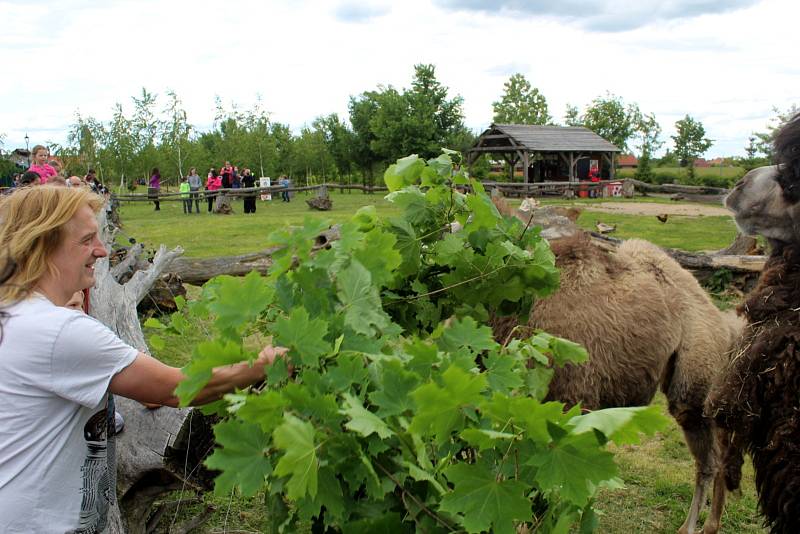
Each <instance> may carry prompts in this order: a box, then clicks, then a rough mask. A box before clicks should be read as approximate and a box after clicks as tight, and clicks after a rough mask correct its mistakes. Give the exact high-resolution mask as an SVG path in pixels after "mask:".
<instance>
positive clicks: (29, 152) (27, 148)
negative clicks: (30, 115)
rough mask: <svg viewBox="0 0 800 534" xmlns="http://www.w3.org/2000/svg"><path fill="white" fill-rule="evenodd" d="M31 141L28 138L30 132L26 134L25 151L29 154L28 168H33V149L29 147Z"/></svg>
mask: <svg viewBox="0 0 800 534" xmlns="http://www.w3.org/2000/svg"><path fill="white" fill-rule="evenodd" d="M30 140H31V139H30V137H28V132H25V151H26V152H27V153H28V167H30V166H31V149H30V148H29V147H28V143H29V142H30Z"/></svg>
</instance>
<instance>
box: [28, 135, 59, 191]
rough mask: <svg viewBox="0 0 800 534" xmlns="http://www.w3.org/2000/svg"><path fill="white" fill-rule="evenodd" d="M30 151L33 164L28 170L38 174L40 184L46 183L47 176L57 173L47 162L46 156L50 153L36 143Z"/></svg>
mask: <svg viewBox="0 0 800 534" xmlns="http://www.w3.org/2000/svg"><path fill="white" fill-rule="evenodd" d="M31 153H32V154H33V164H32V165H31V166H30V168H28V170H29V171H33V172H35V173H36V174H38V175H39V178H41V184H42V185H44V184H46V183H47V179H48V178H50V177H51V176H55V175H56V174H58V172H57V171H56V170H55V169H54V168H53V166H52V165H50V164H49V163H47V156H49V155H50V151H49V150H47V147H45V146H42V145H36V146H35V147H33V150H32V151H31Z"/></svg>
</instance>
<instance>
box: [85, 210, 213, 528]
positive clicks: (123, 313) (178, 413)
mask: <svg viewBox="0 0 800 534" xmlns="http://www.w3.org/2000/svg"><path fill="white" fill-rule="evenodd" d="M98 222H99V226H100V228H101V232H102V239H103V241H104V242H105V243H106V245H107V246H110V244H111V243H113V242H114V236H115V234H116V229H115V228H113V227H111V226H109V225H108V224H107V219H106V213H105V211H101V212H100V214H99V215H98ZM141 251H142V247H141V245H139V246H138V247H137V246H134V247H132V248H131V250H129V251H128V255H127V256H126V257H125V258H123V259H122V261H120V262H119V263H117V264H116V265H115V266H113V267H112V266H111V265H110V262H109V258H108V257H106V258H100V259H99V260H97V263H96V264H95V278H96V282H95V287H94V288H92V291H91V292H90V298H91V302H90V312H91V314H92V315H93V316H94V317H95V318H97V319H98V320H100V321H102V322H103V323H104V324H106V326H108V327H109V328H110V329H111V330H113V331H114V332H115V333H116V334H117V335H118V336H119V337H120V338H121V339H122V340H123V341H125V342H126V343H128V344H130V345H131V346H133V347H136V348H137V349H139V350H140V351H142V352H147V353H149V349H148V347H147V343H146V342H145V338H144V334H143V332H142V328H141V325H140V323H139V317H138V314H137V312H136V307H137V305H138V304H139V302H140V301H141V300H142V299H143V298H144V297H145V295H147V293H148V292H149V290H150V287H151V286H152V285H153V283H154V282H155V281H156V280H157V279H158V278H159V277H160V276H161V273H162V272H164V271H165V270H166V269H167V268H168V266H169V264H170V263H171V262H172V260H173V259H174V258H176V257H177V256H179V255H180V254H182V253H183V250H182V249H181V248H180V247H177V248H175V249H174V250H171V251H167V249H166V247H165V246H163V245H162V246H161V247H159V250H158V252H157V253H156V255H155V258H154V259H153V262H152V264H148V267H147V269H146V270H140V271H136V272H134V273H133V274H132V275H130V277H129V279H128V281H127V282H125V283H124V284H120V282H119V280H118V278H117V277H120V278H122V277H124V276H126V274H129V273H128V269H129V268H130V266H131V265H134V264H135V263H136V262H137V261H138V258H137V257H136V256H137V254H140V253H141ZM115 404H116V409H117V411H118V412H119V413H120V414H121V415H122V416H123V418H124V419H125V429H124V430H123V432H122V433H121V434H120V435H119V436H117V440H116V453H117V497H118V507H116V506H115V507H112V509H111V511H110V512H109V526H108V528H107V529H106V532H108V533H110V534H121V533H128V534H147V533H149V532H151V531H152V529H153V528H154V526H155V525H154V521H153V519H156V520H157V518H158V517H160V514H159V510H157V509H154V507H153V505H154V503H155V502H156V501H157V500H158V499H159V498H160V497H161V496H162V495H163V494H164V493H165V492H169V491H174V490H177V489H181V488H188V489H193V488H209V487H210V480H211V477H210V476H209V474H208V472H207V470H205V469H204V468H203V466H202V461H203V459H204V458H205V457H206V456H207V455H208V454H209V453H210V452H211V448H212V447H213V437H212V435H211V421H210V420H208V419H207V418H206V417H205V416H203V415H202V414H201V413H200V412H199V411H197V410H194V409H172V408H159V409H157V410H148V409H147V408H145V407H144V406H142V405H141V404H139V403H138V402H135V401H132V400H130V399H126V398H123V397H118V398H117V399H115ZM156 522H157V521H156Z"/></svg>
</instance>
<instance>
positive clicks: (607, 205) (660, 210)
mask: <svg viewBox="0 0 800 534" xmlns="http://www.w3.org/2000/svg"><path fill="white" fill-rule="evenodd" d="M580 207H581V209H583V210H586V211H601V212H604V213H624V214H626V215H661V214H668V215H686V216H688V217H702V216H723V217H724V216H731V212H730V211H728V210H727V209H725V208H723V207H722V206H706V205H704V204H677V203H676V204H655V203H652V202H603V203H602V204H591V205H583V206H580Z"/></svg>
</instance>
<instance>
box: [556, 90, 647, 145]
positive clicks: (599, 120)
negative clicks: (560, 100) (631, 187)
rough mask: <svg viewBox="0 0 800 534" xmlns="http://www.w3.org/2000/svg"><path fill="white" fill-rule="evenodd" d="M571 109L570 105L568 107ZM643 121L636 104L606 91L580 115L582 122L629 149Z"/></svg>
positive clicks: (614, 142) (595, 131) (613, 142)
mask: <svg viewBox="0 0 800 534" xmlns="http://www.w3.org/2000/svg"><path fill="white" fill-rule="evenodd" d="M567 110H568V112H569V111H570V109H569V107H568V108H567ZM641 122H642V113H641V111H639V106H638V105H636V104H625V102H624V101H623V100H622V98H620V97H618V96H616V95H613V94H611V93H606V96H605V97H597V98H595V99H594V100H592V103H591V104H590V105H589V106H588V107H587V108H586V111H584V113H583V115H582V116H581V117H580V124H581V125H582V126H585V127H586V128H589V129H590V130H592V131H593V132H594V133H596V134H597V135H599V136H600V137H602V138H603V139H605V140H607V141H609V142H610V143H612V144H614V145H616V146H617V148H619V149H621V150H629V147H628V140H630V138H631V137H633V135H634V133H636V130H637V128H638V127H639V126H640V124H641Z"/></svg>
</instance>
